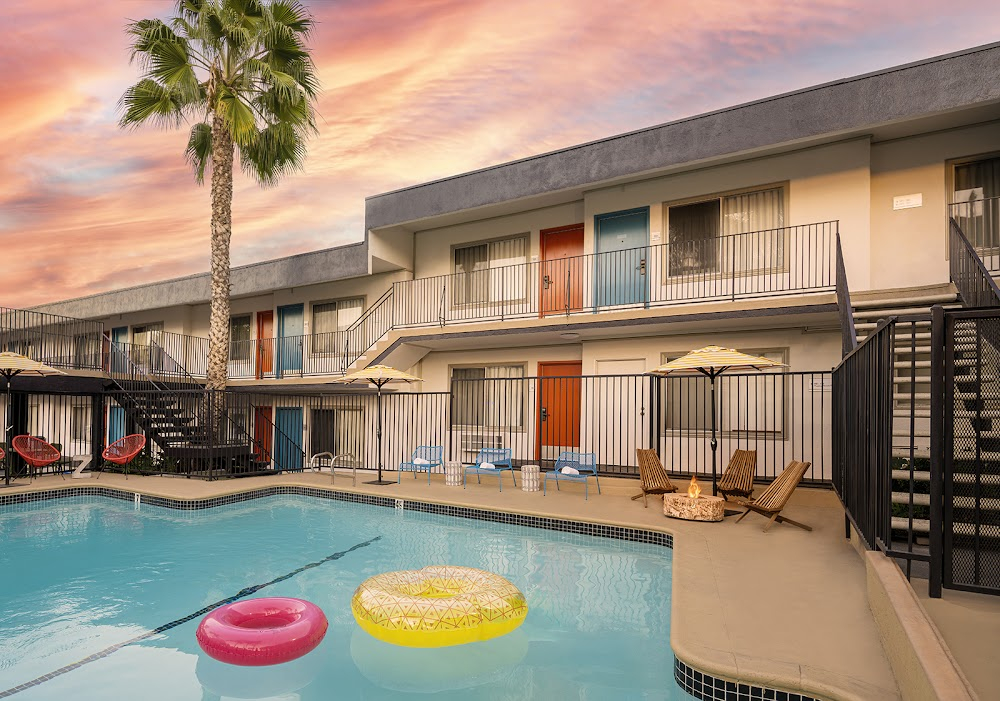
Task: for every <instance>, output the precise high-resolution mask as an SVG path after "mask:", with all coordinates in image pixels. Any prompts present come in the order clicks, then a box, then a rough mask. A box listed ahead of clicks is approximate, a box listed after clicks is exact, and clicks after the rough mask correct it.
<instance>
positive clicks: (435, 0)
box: [0, 0, 1000, 307]
mask: <svg viewBox="0 0 1000 701" xmlns="http://www.w3.org/2000/svg"><path fill="white" fill-rule="evenodd" d="M306 4H307V5H308V7H309V8H310V10H311V11H312V12H313V14H314V16H315V18H316V20H317V21H318V26H317V28H316V31H315V33H314V35H313V38H312V42H311V46H312V48H313V56H314V59H315V62H316V65H317V68H318V72H319V77H320V80H321V83H322V88H323V92H322V95H321V98H320V101H319V103H318V111H319V115H320V119H319V135H318V136H317V137H316V138H315V139H314V140H312V141H311V142H310V144H309V154H308V157H307V162H306V168H305V171H304V172H303V173H300V174H297V175H295V176H293V177H290V178H287V179H286V180H284V181H282V182H281V184H279V185H278V186H277V187H276V188H272V189H267V190H263V189H260V188H259V187H258V186H257V185H256V184H254V183H253V182H250V181H248V180H246V179H244V178H242V177H240V176H237V181H236V187H235V195H234V202H233V215H234V235H233V242H232V263H233V265H241V264H245V263H252V262H255V261H260V260H266V259H269V258H275V257H279V256H283V255H290V254H293V253H300V252H303V251H310V250H315V249H319V248H327V247H330V246H335V245H338V244H344V243H350V242H354V241H358V240H360V239H361V238H363V235H364V230H363V229H364V226H363V225H364V198H365V196H367V195H372V194H377V193H379V192H384V191H387V190H392V189H395V188H399V187H403V186H406V185H411V184H415V183H419V182H423V181H426V180H431V179H435V178H440V177H443V176H447V175H451V174H456V173H461V172H464V171H468V170H472V169H476V168H481V167H484V166H488V165H492V164H496V163H501V162H504V161H508V160H512V159H516V158H521V157H524V156H528V155H531V154H536V153H541V152H545V151H551V150H554V149H558V148H562V147H565V146H571V145H573V144H577V143H580V142H585V141H590V140H593V139H598V138H602V137H605V136H610V135H613V134H616V133H620V132H625V131H630V130H633V129H638V128H642V127H646V126H651V125H654V124H659V123H662V122H666V121H670V120H672V119H677V118H680V117H684V116H689V115H692V114H697V113H700V112H704V111H708V110H712V109H717V108H720V107H725V106H728V105H733V104H738V103H741V102H746V101H749V100H754V99H757V98H761V97H766V96H768V95H773V94H776V93H781V92H785V91H788V90H794V89H797V88H802V87H806V86H809V85H814V84H816V83H821V82H825V81H828V80H833V79H836V78H842V77H846V76H850V75H855V74H858V73H864V72H868V71H872V70H877V69H880V68H885V67H889V66H893V65H897V64H901V63H906V62H909V61H914V60H918V59H921V58H926V57H929V56H934V55H938V54H942V53H948V52H951V51H956V50H958V49H963V48H968V47H972V46H976V45H980V44H985V43H989V42H991V41H995V40H997V39H998V38H1000V37H998V36H997V32H996V28H997V27H998V26H1000V3H998V4H993V5H991V4H990V3H942V2H940V0H934V1H930V0H899V1H896V0H891V1H890V0H878V1H876V2H871V1H870V0H809V1H808V2H794V1H793V2H788V1H785V2H770V1H765V0H737V1H731V0H698V1H697V2H687V1H685V2H678V1H672V0H561V1H554V2H552V1H549V0H307V1H306ZM172 6H173V3H172V2H171V0H106V1H104V2H87V1H85V0H30V1H27V0H4V2H3V3H2V4H0V27H2V29H0V38H2V41H0V74H2V75H3V80H2V81H0V125H2V137H0V138H2V139H3V144H2V149H0V241H2V257H0V260H2V261H3V272H2V275H0V306H13V307H27V306H31V305H33V304H39V303H43V302H48V301H55V300H59V299H66V298H71V297H78V296H82V295H87V294H92V293H95V292H101V291H105V290H109V289H114V288H119V287H127V286H130V285H135V284H141V283H145V282H151V281H155V280H161V279H166V278H170V277H176V276H180V275H188V274H192V273H197V272H202V271H205V270H207V268H208V253H209V248H208V231H209V192H208V188H207V187H200V186H198V185H196V184H195V182H194V180H193V177H192V175H191V172H190V169H189V168H188V166H187V165H186V164H185V163H184V159H183V150H184V146H185V143H186V139H187V134H186V129H185V130H177V131H156V130H152V129H147V130H142V131H122V130H121V129H120V128H119V127H118V125H117V122H118V116H119V115H118V114H117V112H116V104H117V101H118V98H119V97H120V96H121V94H122V92H123V91H124V90H125V89H126V88H127V87H128V86H129V85H131V84H132V83H134V82H135V81H136V79H137V70H136V68H135V67H134V66H131V65H130V64H129V61H128V54H127V48H126V47H127V42H126V37H125V34H124V31H123V30H124V26H125V24H126V22H127V21H128V20H130V19H142V18H145V17H153V16H164V15H166V14H167V13H168V12H169V11H170V10H171V8H172Z"/></svg>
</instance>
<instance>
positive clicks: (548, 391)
mask: <svg viewBox="0 0 1000 701" xmlns="http://www.w3.org/2000/svg"><path fill="white" fill-rule="evenodd" d="M582 372H583V364H582V363H580V362H579V361H565V362H564V361H560V362H551V363H539V364H538V388H537V390H536V392H535V394H536V396H537V397H538V404H537V406H536V411H535V416H536V423H537V431H536V432H535V435H536V436H537V440H536V442H535V454H536V459H538V460H555V459H556V457H557V456H558V455H559V453H561V452H562V451H564V450H579V449H580V389H581V380H580V375H581V374H582Z"/></svg>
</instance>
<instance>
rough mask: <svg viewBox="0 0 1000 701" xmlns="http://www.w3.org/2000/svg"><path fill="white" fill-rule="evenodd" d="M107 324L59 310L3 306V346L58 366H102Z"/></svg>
mask: <svg viewBox="0 0 1000 701" xmlns="http://www.w3.org/2000/svg"><path fill="white" fill-rule="evenodd" d="M103 341H104V327H103V326H102V325H101V324H100V323H98V322H95V321H84V320H81V319H72V318H70V317H65V316H59V315H57V314H45V313H42V312H33V311H27V310H24V309H10V308H7V307H0V350H2V351H11V352H13V353H20V354H21V355H25V356H27V357H29V358H31V359H33V360H38V361H40V362H43V363H45V364H47V365H50V366H52V367H55V368H70V369H75V370H101V369H103V367H104V366H103Z"/></svg>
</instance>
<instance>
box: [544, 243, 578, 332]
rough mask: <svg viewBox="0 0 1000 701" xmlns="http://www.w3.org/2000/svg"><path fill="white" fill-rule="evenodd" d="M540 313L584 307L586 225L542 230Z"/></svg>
mask: <svg viewBox="0 0 1000 701" xmlns="http://www.w3.org/2000/svg"><path fill="white" fill-rule="evenodd" d="M540 235H541V246H542V266H541V270H540V275H541V280H540V281H539V285H540V289H541V295H540V297H541V299H540V305H539V306H540V309H539V314H540V316H545V315H547V314H566V313H568V312H576V311H580V310H581V309H583V224H574V225H573V226H561V227H558V228H556V229H542V231H541V234H540Z"/></svg>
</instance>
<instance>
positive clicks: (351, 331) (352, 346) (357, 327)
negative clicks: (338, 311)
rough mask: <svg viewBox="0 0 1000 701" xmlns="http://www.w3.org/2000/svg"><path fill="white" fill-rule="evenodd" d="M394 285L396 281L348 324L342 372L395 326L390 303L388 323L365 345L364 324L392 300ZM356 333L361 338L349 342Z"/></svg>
mask: <svg viewBox="0 0 1000 701" xmlns="http://www.w3.org/2000/svg"><path fill="white" fill-rule="evenodd" d="M395 287H396V283H393V284H392V285H390V286H389V289H388V290H386V291H385V292H384V293H383V294H382V296H381V297H379V298H378V299H377V300H375V303H374V304H372V305H371V306H370V307H368V309H366V310H365V313H364V314H362V315H361V316H359V317H358V319H357V321H355V322H354V323H353V324H351V325H350V326H348V327H347V330H346V331H344V339H345V340H344V372H347V369H348V368H349V367H351V364H352V363H354V361H356V360H357V359H358V358H360V357H361V356H362V354H364V353H366V352H367V351H368V349H369V348H371V347H372V346H374V345H375V344H376V343H378V342H379V341H380V340H381V339H382V337H383V336H385V335H386V334H387V333H389V331H391V330H392V329H393V327H394V326H395V324H394V320H393V314H392V306H391V305H390V306H389V307H388V309H389V312H390V313H389V314H388V315H387V318H388V325H387V326H386V328H384V329H382V331H381V332H379V333H378V334H377V335H374V334H373V335H372V339H370V340H369V342H368V345H365V342H366V341H365V338H364V326H365V324H367V323H368V320H369V319H370V318H372V317H373V316H374V315H375V314H376V313H377V312H379V311H380V310H381V308H382V307H383V306H385V305H387V304H389V302H391V301H392V298H393V290H394V289H395ZM356 335H360V336H361V338H359V339H358V342H357V343H351V338H352V337H354V336H356ZM351 352H353V353H354V355H353V356H352V355H351Z"/></svg>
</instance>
